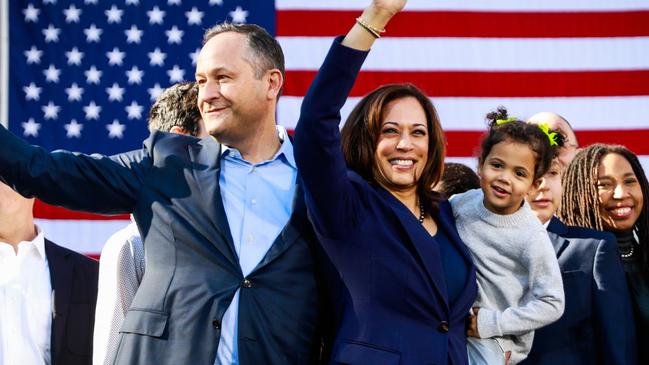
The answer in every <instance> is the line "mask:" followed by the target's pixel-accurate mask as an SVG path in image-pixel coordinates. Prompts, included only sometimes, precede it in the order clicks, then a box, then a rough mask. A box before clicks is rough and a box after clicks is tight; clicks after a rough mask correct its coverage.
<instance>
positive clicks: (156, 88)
mask: <svg viewBox="0 0 649 365" xmlns="http://www.w3.org/2000/svg"><path fill="white" fill-rule="evenodd" d="M147 91H148V92H149V96H150V97H151V101H155V100H156V99H157V98H158V96H160V94H162V92H163V91H164V89H163V88H161V87H160V84H158V83H157V82H156V84H155V85H153V87H151V88H149V89H147Z"/></svg>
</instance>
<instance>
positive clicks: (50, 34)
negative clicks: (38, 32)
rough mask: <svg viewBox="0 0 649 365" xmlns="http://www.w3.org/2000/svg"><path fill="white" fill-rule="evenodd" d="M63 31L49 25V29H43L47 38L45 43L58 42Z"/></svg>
mask: <svg viewBox="0 0 649 365" xmlns="http://www.w3.org/2000/svg"><path fill="white" fill-rule="evenodd" d="M60 32H61V29H59V28H55V27H54V26H53V25H52V24H50V25H48V26H47V28H45V29H43V35H44V36H45V42H47V43H50V42H58V41H59V33H60Z"/></svg>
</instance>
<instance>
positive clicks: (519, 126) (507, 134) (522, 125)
mask: <svg viewBox="0 0 649 365" xmlns="http://www.w3.org/2000/svg"><path fill="white" fill-rule="evenodd" d="M486 119H487V121H488V122H489V130H488V131H487V133H486V134H485V135H484V137H483V138H482V145H481V151H480V156H479V157H478V162H479V164H480V166H482V164H483V163H484V161H485V159H486V158H487V155H489V152H491V149H492V148H493V146H495V145H496V144H498V143H500V142H503V141H511V142H517V143H522V144H526V145H528V146H529V147H530V149H532V151H534V155H535V158H536V161H535V164H534V179H533V181H536V180H538V179H540V178H541V177H542V176H543V175H545V173H546V172H547V171H548V170H549V169H550V165H551V163H552V159H554V158H555V157H557V154H558V152H559V147H561V146H563V143H564V140H565V136H564V135H563V134H562V133H561V132H560V131H559V130H551V131H550V132H551V133H556V135H555V137H554V141H555V142H556V143H557V144H556V145H555V146H551V145H550V138H549V136H548V135H547V134H545V132H543V130H542V129H541V128H540V127H539V126H538V125H534V124H528V123H526V122H524V121H521V120H519V119H517V118H515V117H514V118H512V117H509V116H508V114H507V109H506V108H505V107H504V106H499V107H498V108H497V109H496V111H493V112H491V113H489V114H487V116H486ZM499 120H500V121H506V122H505V123H502V122H501V124H498V121H499Z"/></svg>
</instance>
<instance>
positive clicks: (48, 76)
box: [43, 65, 61, 83]
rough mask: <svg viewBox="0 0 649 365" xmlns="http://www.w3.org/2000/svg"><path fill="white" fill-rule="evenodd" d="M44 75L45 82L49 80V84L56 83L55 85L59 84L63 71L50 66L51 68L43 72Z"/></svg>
mask: <svg viewBox="0 0 649 365" xmlns="http://www.w3.org/2000/svg"><path fill="white" fill-rule="evenodd" d="M43 73H44V74H45V80H47V81H48V82H54V83H57V82H59V76H60V75H61V70H59V69H58V68H56V67H54V65H50V67H48V68H47V69H45V70H43Z"/></svg>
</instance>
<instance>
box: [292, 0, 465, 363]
mask: <svg viewBox="0 0 649 365" xmlns="http://www.w3.org/2000/svg"><path fill="white" fill-rule="evenodd" d="M404 4H405V0H374V1H373V2H372V4H371V5H370V6H369V7H368V8H367V9H365V11H364V12H363V14H362V15H361V16H360V17H359V18H358V20H357V23H356V25H355V26H354V27H353V28H352V29H351V30H350V32H349V33H348V34H347V36H346V37H345V38H344V39H343V40H342V42H341V39H340V38H338V39H336V40H335V41H334V44H333V46H332V47H331V50H330V52H329V55H328V56H327V58H326V60H325V61H324V64H323V65H322V67H321V69H320V71H319V73H318V75H317V77H316V79H315V80H314V81H313V84H312V85H311V88H310V90H309V92H308V93H307V95H306V97H305V99H304V101H303V104H302V112H301V116H300V120H299V122H298V125H297V128H296V131H295V151H296V163H297V165H298V169H299V171H300V173H301V176H302V179H303V181H304V186H305V191H306V201H307V207H308V209H309V214H310V217H311V220H312V222H313V223H314V226H315V229H316V231H317V233H318V237H319V239H320V242H321V243H322V245H323V247H324V249H325V251H326V253H327V254H328V255H329V257H330V258H331V260H332V262H333V264H334V267H335V268H334V269H333V270H332V273H331V275H330V284H331V290H332V291H333V293H332V296H333V303H332V307H334V308H335V311H336V314H335V319H336V320H335V323H334V324H335V327H336V328H335V339H334V343H333V349H332V354H331V361H332V362H333V363H343V364H379V363H380V364H466V363H467V353H466V334H465V318H466V315H467V314H468V312H469V309H470V307H471V304H472V303H473V301H474V299H475V295H476V278H475V268H474V266H473V264H472V262H471V258H470V255H469V252H468V251H467V248H466V247H465V245H464V243H463V242H462V241H461V240H460V238H459V236H458V233H457V230H456V228H455V224H454V221H453V216H452V213H451V209H450V206H449V204H448V202H447V201H445V200H442V199H441V198H440V196H439V195H437V193H434V192H432V191H431V189H430V187H431V186H433V185H434V184H435V183H436V182H438V181H439V178H440V176H441V173H442V165H443V157H444V136H443V132H442V129H441V126H440V123H439V119H438V117H437V113H436V112H435V109H434V108H433V105H432V104H431V103H430V101H429V100H428V98H427V97H426V96H425V95H424V94H423V93H421V91H419V90H418V89H417V88H416V87H414V86H413V85H409V84H402V85H386V86H382V87H380V88H378V89H376V90H375V91H373V92H371V93H370V94H369V95H367V96H366V97H364V98H363V99H362V100H361V101H360V102H359V104H358V105H357V106H356V108H355V109H354V110H353V111H352V113H351V115H350V117H349V118H348V120H347V122H346V124H345V127H344V128H343V130H342V138H341V133H340V131H339V127H338V126H339V123H340V109H341V108H342V106H343V104H344V103H345V100H346V98H347V95H348V94H349V92H350V89H351V87H352V85H353V83H354V80H355V78H356V76H357V74H358V72H359V70H360V68H361V65H362V63H363V61H364V59H365V57H366V55H367V50H368V49H369V48H370V46H371V45H372V43H373V42H374V40H375V38H377V37H378V36H379V34H380V32H381V29H382V28H384V26H385V25H386V24H387V22H388V20H389V19H390V18H391V17H392V16H393V15H394V14H396V13H397V12H398V11H399V10H400V9H401V8H402V7H403V6H404Z"/></svg>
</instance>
